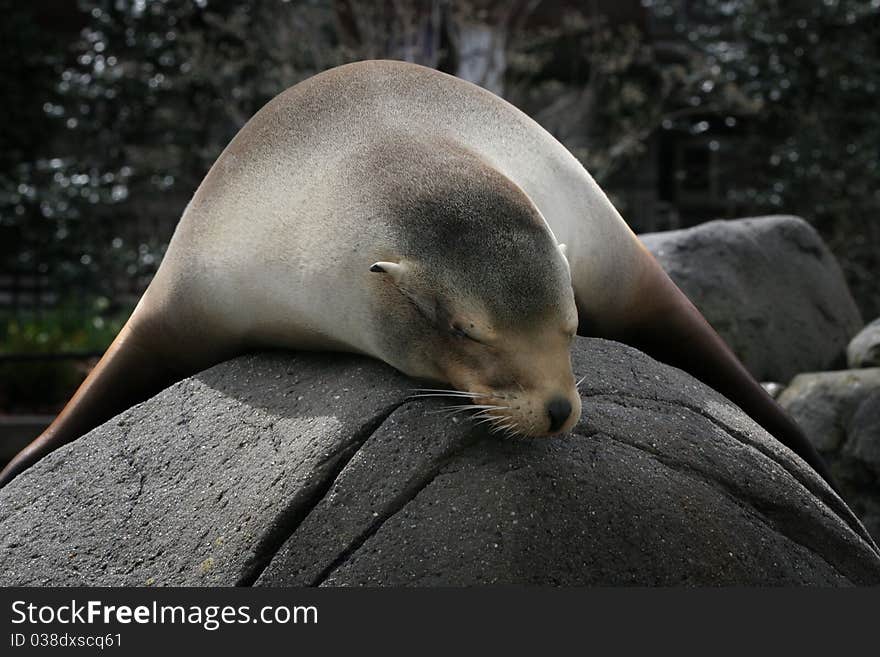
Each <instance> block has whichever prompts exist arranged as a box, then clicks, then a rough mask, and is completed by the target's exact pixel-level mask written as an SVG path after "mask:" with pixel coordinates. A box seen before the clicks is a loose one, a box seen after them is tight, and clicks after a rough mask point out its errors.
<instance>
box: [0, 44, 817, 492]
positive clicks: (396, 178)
mask: <svg viewBox="0 0 880 657" xmlns="http://www.w3.org/2000/svg"><path fill="white" fill-rule="evenodd" d="M565 245H567V246H565ZM576 332H577V333H580V334H585V335H594V336H602V337H608V338H612V339H617V340H622V341H625V342H628V343H630V344H632V345H634V346H636V347H638V348H640V349H642V350H644V351H646V352H648V353H649V354H651V355H653V356H655V357H657V358H658V359H660V360H663V361H665V362H667V363H669V364H672V365H676V366H679V367H682V368H683V369H685V370H687V371H689V372H690V373H692V374H694V375H695V376H697V377H698V378H700V379H701V380H703V381H704V382H705V383H707V384H709V385H710V386H712V387H714V388H715V389H716V390H718V391H719V392H721V393H723V394H724V395H726V396H727V397H729V398H730V399H731V400H732V401H734V402H735V403H737V404H739V405H740V407H741V408H742V409H743V410H744V411H746V412H747V413H748V414H750V415H751V416H752V417H753V418H754V419H755V420H756V421H757V422H759V423H760V424H762V425H763V426H764V427H765V428H766V429H767V430H768V431H770V433H771V434H773V435H774V436H776V437H777V438H778V439H779V440H780V441H782V442H783V443H785V444H786V445H788V446H789V447H790V448H792V449H793V450H794V451H795V452H797V453H798V454H799V455H800V456H801V457H803V458H804V459H805V460H806V461H807V462H809V463H810V464H811V465H812V466H813V468H815V469H816V470H817V471H818V472H819V473H820V474H822V476H823V477H825V479H826V480H828V481H829V482H830V481H831V479H830V477H829V476H828V473H827V471H826V470H825V467H824V464H823V463H822V461H821V459H820V458H819V456H818V454H817V453H816V451H815V450H814V449H813V448H812V446H811V445H810V443H809V442H808V441H807V439H806V438H805V437H804V435H803V434H802V433H801V432H800V430H799V429H798V428H797V425H796V424H794V422H793V421H791V420H790V419H789V418H788V417H787V416H786V415H785V413H784V412H783V411H782V410H781V409H780V408H779V407H778V406H777V405H776V403H775V402H774V401H773V400H772V399H771V398H770V397H769V396H768V395H767V394H766V393H765V392H764V390H763V389H762V388H761V386H760V385H759V384H758V383H756V382H755V381H754V380H753V379H752V377H751V376H750V375H749V374H748V372H747V371H746V370H745V368H744V367H743V366H742V365H741V364H740V363H739V361H738V360H737V359H736V357H735V356H734V355H733V353H732V352H731V351H730V349H728V347H727V346H726V345H725V344H724V342H723V341H722V340H721V339H720V338H719V337H718V335H717V334H716V333H715V332H714V331H713V330H712V329H711V328H710V326H709V325H708V324H707V322H706V321H705V320H704V319H703V317H702V316H701V315H700V313H699V312H698V311H697V310H696V309H695V308H694V306H693V305H692V304H691V303H690V302H689V301H688V300H687V298H686V297H685V296H684V294H683V293H682V292H681V291H680V290H679V289H678V288H677V287H676V286H675V285H674V284H673V283H672V281H671V280H670V279H669V277H668V276H667V275H666V274H665V273H664V272H663V270H662V269H661V268H660V266H659V265H658V264H657V262H656V261H655V260H654V258H653V257H652V256H651V255H650V254H649V253H648V252H647V251H646V250H645V249H644V248H643V246H642V245H641V243H640V242H639V240H638V239H637V238H636V236H635V235H634V234H633V232H632V231H631V230H630V229H629V227H628V226H627V225H626V223H625V222H624V220H623V219H622V218H621V216H620V215H619V214H618V212H617V211H616V210H615V208H614V206H613V205H612V204H611V202H610V201H609V200H608V198H607V197H606V196H605V194H604V193H603V192H602V190H601V189H600V188H599V186H598V185H597V184H596V182H595V181H594V180H593V178H592V177H591V176H590V175H589V173H587V171H586V170H585V169H584V168H583V166H581V164H580V163H579V162H578V160H577V159H575V158H574V157H573V156H572V155H571V154H570V153H569V152H568V151H567V150H566V149H565V147H563V146H562V145H561V144H560V143H559V142H558V141H556V140H555V139H554V138H553V137H552V136H551V135H550V134H549V133H547V132H546V131H545V130H544V129H543V128H541V127H540V126H539V125H538V124H537V123H535V122H534V121H533V120H532V119H530V118H529V117H528V116H526V115H525V114H523V113H522V112H520V111H519V110H518V109H516V108H515V107H513V106H512V105H510V104H509V103H507V102H505V101H504V100H502V99H501V98H498V97H497V96H494V95H493V94H491V93H489V92H488V91H485V90H483V89H481V88H479V87H477V86H475V85H473V84H470V83H468V82H464V81H462V80H459V79H457V78H455V77H452V76H449V75H446V74H443V73H440V72H437V71H435V70H432V69H428V68H424V67H421V66H416V65H412V64H405V63H402V62H394V61H372V62H360V63H355V64H349V65H346V66H341V67H339V68H335V69H332V70H329V71H326V72H324V73H322V74H320V75H317V76H315V77H313V78H310V79H308V80H306V81H304V82H301V83H300V84H298V85H296V86H294V87H292V88H291V89H289V90H287V91H285V92H284V93H282V94H281V95H279V96H278V97H276V98H275V99H274V100H272V101H271V102H269V103H268V104H267V105H266V106H265V107H264V108H263V109H261V110H260V111H259V112H258V113H257V114H256V115H255V116H254V117H253V118H252V119H251V120H250V121H249V122H248V123H247V124H246V125H245V126H244V127H243V128H242V129H241V131H240V132H239V133H238V134H237V135H236V136H235V138H234V139H233V140H232V142H231V143H230V144H229V145H228V146H227V148H226V149H225V150H224V151H223V153H222V154H221V156H220V157H219V159H218V160H217V162H216V163H215V164H214V165H213V166H212V167H211V169H210V171H209V172H208V174H207V176H206V177H205V179H204V180H203V181H202V183H201V185H200V186H199V188H198V189H197V190H196V192H195V195H194V197H193V199H192V201H191V202H190V203H189V205H188V206H187V208H186V210H185V212H184V214H183V216H182V218H181V220H180V222H179V224H178V226H177V229H176V230H175V233H174V235H173V237H172V239H171V242H170V244H169V247H168V250H167V253H166V255H165V258H164V259H163V262H162V264H161V266H160V267H159V269H158V271H157V273H156V276H155V277H154V279H153V281H152V282H151V284H150V286H149V287H148V289H147V290H146V292H145V293H144V295H143V297H142V298H141V300H140V302H139V303H138V305H137V307H136V308H135V310H134V312H133V314H132V316H131V318H130V319H129V320H128V322H127V323H126V325H125V327H124V328H123V329H122V331H121V332H120V334H119V336H118V337H117V338H116V340H115V341H114V342H113V344H112V345H111V346H110V347H109V349H108V350H107V353H106V354H105V355H104V357H103V358H102V359H101V360H100V362H99V363H98V365H97V366H96V367H95V368H94V370H93V371H92V372H91V373H90V375H89V376H88V378H87V379H86V380H85V382H84V383H83V384H82V386H81V387H80V388H79V390H78V391H77V392H76V394H75V395H74V397H73V398H72V399H71V401H70V402H69V403H68V404H67V406H65V408H64V409H63V410H62V412H61V414H60V415H59V416H58V418H57V419H56V420H55V421H54V422H53V423H52V424H51V425H50V426H49V427H48V428H47V429H46V431H45V432H44V433H43V434H42V435H41V436H40V437H39V438H37V439H36V440H35V441H34V442H33V443H32V444H31V445H29V446H28V447H27V448H25V449H24V450H23V451H22V452H21V453H20V454H18V455H17V456H16V457H15V459H13V461H12V462H11V463H10V464H9V465H8V466H7V467H6V468H5V469H4V470H3V472H2V473H0V485H3V484H5V483H6V482H8V481H9V480H10V479H11V478H12V477H13V476H15V474H16V473H18V472H20V471H21V470H23V469H24V468H26V467H28V466H29V465H30V464H31V463H33V462H34V461H36V460H37V459H39V458H40V457H42V456H43V455H45V454H46V453H48V452H50V451H51V450H53V449H55V448H57V447H58V446H60V445H62V444H64V443H66V442H69V441H70V440H73V439H75V438H77V437H79V436H81V435H82V434H84V433H85V432H87V431H89V430H90V429H92V428H93V427H95V426H97V425H98V424H100V423H101V422H104V421H106V420H107V419H109V418H110V417H112V416H113V415H115V414H116V413H118V412H120V411H122V410H124V409H125V408H127V407H128V406H130V405H132V404H134V403H135V402H137V401H140V400H142V399H144V398H146V397H148V396H150V395H152V394H154V393H156V392H158V391H159V390H160V389H162V388H163V387H165V386H167V385H169V384H171V383H172V382H174V381H177V380H179V379H182V378H184V377H185V376H187V375H190V374H193V373H195V372H197V371H199V370H201V369H204V368H205V367H208V366H210V365H212V364H215V363H217V362H220V361H223V360H225V359H228V358H230V357H231V356H234V355H236V354H239V353H241V352H243V351H246V350H250V349H256V348H261V347H267V346H269V347H283V348H290V349H308V350H342V351H349V352H355V353H361V354H367V355H369V356H372V357H375V358H378V359H381V360H383V361H385V362H386V363H388V364H390V365H391V366H393V367H395V368H397V369H398V370H400V371H402V372H404V373H406V374H408V375H411V376H413V377H416V378H420V379H427V380H434V381H438V382H441V383H443V384H444V385H447V386H451V387H452V388H453V389H455V390H458V391H459V392H458V393H456V394H457V395H459V396H461V397H463V398H464V399H465V400H467V401H470V402H473V403H474V404H475V405H476V407H477V408H478V409H479V410H480V411H481V416H482V417H483V418H486V419H488V421H490V422H491V423H495V424H496V425H497V426H498V427H499V428H502V429H504V430H507V431H512V432H516V433H518V434H521V435H526V436H545V435H551V434H555V433H559V432H562V431H566V430H567V429H569V428H570V427H572V426H573V425H574V423H575V422H577V420H578V418H579V416H580V411H581V400H580V396H579V395H578V393H577V389H576V385H575V379H574V375H573V373H572V370H571V361H570V353H569V347H570V342H571V340H572V338H573V336H574V335H575V333H576Z"/></svg>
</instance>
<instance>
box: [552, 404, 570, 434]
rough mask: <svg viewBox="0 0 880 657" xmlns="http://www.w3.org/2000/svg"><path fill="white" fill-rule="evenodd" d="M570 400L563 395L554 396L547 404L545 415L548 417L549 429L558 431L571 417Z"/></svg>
mask: <svg viewBox="0 0 880 657" xmlns="http://www.w3.org/2000/svg"><path fill="white" fill-rule="evenodd" d="M571 411H572V407H571V402H570V401H568V400H567V399H566V398H565V397H554V398H553V399H551V400H550V402H549V403H548V404H547V415H548V417H549V418H550V431H551V432H556V431H559V430H560V429H561V428H562V426H563V425H564V424H565V423H566V421H567V420H568V418H569V417H571Z"/></svg>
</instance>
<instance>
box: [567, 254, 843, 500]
mask: <svg viewBox="0 0 880 657" xmlns="http://www.w3.org/2000/svg"><path fill="white" fill-rule="evenodd" d="M644 257H645V258H646V260H645V261H644V262H643V263H640V264H642V265H643V267H641V274H640V277H639V283H638V286H637V292H636V294H635V295H634V296H633V298H632V300H631V301H630V302H629V303H628V304H626V306H625V307H623V308H622V309H621V310H620V311H618V312H617V313H615V314H616V315H617V321H608V320H609V318H607V317H606V318H604V319H605V321H604V322H601V323H598V324H597V323H591V322H589V320H587V322H585V323H582V326H585V324H587V325H589V330H590V332H591V334H592V335H596V334H597V333H598V334H599V335H600V337H607V338H611V339H615V340H619V341H622V342H625V343H627V344H630V345H632V346H634V347H636V348H637V349H640V350H641V351H644V352H645V353H646V354H648V355H650V356H652V357H653V358H656V359H657V360H660V361H662V362H664V363H667V364H669V365H673V366H675V367H678V368H680V369H682V370H684V371H686V372H688V373H689V374H691V375H693V376H695V377H696V378H698V379H699V380H700V381H702V382H703V383H705V384H707V385H709V386H710V387H712V388H713V389H714V390H716V391H718V392H720V393H721V394H722V395H724V396H725V397H727V398H728V399H730V400H731V401H732V402H734V403H735V404H737V405H738V406H739V407H740V408H741V409H742V410H743V411H745V412H746V413H747V414H748V415H749V416H750V417H751V418H752V419H753V420H755V421H756V422H757V423H758V424H760V425H761V426H762V427H764V429H766V430H767V431H768V432H769V433H770V434H771V435H772V436H774V437H775V438H776V439H777V440H778V441H779V442H781V443H782V444H783V445H785V446H787V447H788V448H789V449H791V450H792V451H794V452H795V453H796V454H797V455H798V456H800V457H801V458H802V459H803V460H804V461H806V462H807V463H808V464H809V465H810V466H811V467H812V468H813V469H814V470H815V471H816V472H817V473H818V474H819V475H821V476H822V478H823V479H825V481H826V482H828V484H829V485H830V486H831V487H832V488H834V490H835V491H836V492H838V493H839V492H840V491H839V489H838V487H837V485H836V483H835V482H834V479H833V478H832V476H831V473H830V472H829V470H828V467H827V465H826V464H825V462H824V460H823V459H822V457H821V456H820V455H819V453H818V452H817V451H816V449H815V447H813V445H812V443H810V441H809V439H808V438H807V437H806V435H804V432H803V431H802V430H801V429H800V427H799V426H798V425H797V423H795V421H794V420H792V419H791V417H789V415H788V414H787V413H786V412H785V411H784V410H783V409H782V408H781V407H780V406H779V405H778V404H777V403H776V402H775V401H774V400H773V398H772V397H770V395H769V394H767V392H766V391H765V390H764V388H763V387H761V385H760V384H759V383H758V382H757V381H756V380H755V379H754V378H753V377H752V375H751V374H749V372H748V370H746V368H745V366H744V365H743V364H742V363H741V362H740V361H739V359H738V358H737V357H736V355H735V354H734V353H733V351H732V350H731V349H730V347H728V346H727V344H726V343H725V342H724V340H722V339H721V337H720V336H719V335H718V333H716V332H715V330H714V329H713V328H712V327H711V326H710V325H709V323H708V322H707V321H706V319H705V318H704V317H703V315H702V314H701V313H700V311H699V310H697V308H696V307H695V306H694V304H693V303H691V301H690V300H689V299H688V298H687V296H685V294H684V293H683V292H682V291H681V290H680V289H679V288H678V286H676V285H675V283H673V281H672V280H671V279H670V278H669V276H668V275H667V274H666V272H665V271H663V269H662V268H661V267H660V265H659V264H658V263H657V261H656V260H654V258H653V257H652V256H650V255H649V254H648V253H647V252H644ZM597 329H598V330H597Z"/></svg>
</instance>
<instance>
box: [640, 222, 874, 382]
mask: <svg viewBox="0 0 880 657" xmlns="http://www.w3.org/2000/svg"><path fill="white" fill-rule="evenodd" d="M639 237H640V238H641V240H642V242H644V244H645V246H646V247H647V248H648V250H649V251H651V253H653V254H654V256H655V257H656V258H657V259H658V260H659V261H660V264H661V265H662V266H663V268H664V269H665V270H666V272H667V273H668V274H669V275H670V277H671V278H672V280H674V281H675V283H676V284H677V285H678V286H679V287H680V288H681V289H682V290H683V291H684V292H685V294H687V296H688V297H689V298H690V299H691V301H693V303H694V305H695V306H697V308H699V309H700V311H701V312H702V313H703V315H705V317H706V319H708V320H709V323H711V324H712V326H713V327H714V328H715V330H716V331H718V333H719V334H720V335H721V337H723V338H724V340H725V341H726V342H727V343H728V344H729V345H730V346H731V347H732V348H733V350H734V352H736V354H737V356H739V358H740V360H742V361H743V363H744V364H745V365H746V367H747V368H748V369H749V371H750V372H751V373H752V375H753V376H754V377H755V378H756V379H758V380H759V381H780V382H783V383H785V382H787V381H789V380H791V378H792V377H793V376H794V375H795V374H798V373H800V372H813V371H820V370H826V369H832V368H833V367H836V366H838V365H842V364H843V360H844V351H845V349H846V346H847V344H848V342H849V340H850V339H851V338H852V337H853V336H854V335H855V334H856V333H857V332H858V331H859V329H860V328H861V327H862V319H861V315H860V313H859V310H858V308H857V307H856V304H855V302H854V301H853V298H852V295H851V294H850V292H849V289H848V288H847V285H846V282H845V280H844V278H843V274H842V272H841V269H840V266H839V265H838V264H837V261H836V260H835V259H834V256H833V255H832V254H831V252H830V251H829V250H828V248H827V247H826V246H825V244H824V242H823V241H822V239H821V238H820V237H819V235H818V234H817V233H816V231H815V230H813V228H812V227H811V226H810V225H809V224H808V223H807V222H805V221H804V220H803V219H800V218H798V217H790V216H769V217H756V218H752V219H738V220H735V221H710V222H708V223H705V224H701V225H699V226H696V227H694V228H688V229H686V230H675V231H666V232H661V233H647V234H644V235H640V236H639Z"/></svg>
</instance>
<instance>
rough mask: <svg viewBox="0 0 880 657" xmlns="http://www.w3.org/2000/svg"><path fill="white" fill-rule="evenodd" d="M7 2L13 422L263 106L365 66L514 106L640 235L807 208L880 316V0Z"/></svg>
mask: <svg viewBox="0 0 880 657" xmlns="http://www.w3.org/2000/svg"><path fill="white" fill-rule="evenodd" d="M0 8H2V15H3V21H2V22H0V67H2V72H0V92H2V98H3V101H4V102H3V116H2V118H3V120H2V121H0V143H2V149H0V417H3V416H5V417H7V419H8V418H11V417H13V416H14V417H15V418H21V417H23V416H24V417H34V418H37V419H35V420H33V422H32V423H31V424H34V422H36V424H39V423H40V422H43V419H45V417H47V416H49V415H51V414H53V413H55V412H56V411H57V410H58V409H59V408H60V406H61V405H63V403H64V402H65V401H66V400H67V398H68V397H69V396H70V394H71V393H72V391H73V389H74V388H75V387H76V385H78V383H79V381H80V380H81V379H82V378H83V376H84V375H85V373H86V372H87V371H88V368H89V367H90V365H91V364H92V363H93V362H94V359H95V358H96V356H97V355H98V354H100V352H101V351H102V350H103V349H104V348H105V347H106V346H107V344H109V342H110V340H111V339H112V338H113V336H114V335H115V333H116V331H117V330H118V329H119V327H120V326H121V324H122V323H123V322H124V320H125V318H126V317H127V315H128V313H129V312H130V311H131V309H132V308H133V307H134V304H135V302H136V301H137V299H138V296H139V294H140V293H141V292H142V291H143V289H144V288H145V287H146V285H147V284H148V282H149V281H150V278H151V276H152V274H153V273H154V271H155V269H156V267H157V265H158V263H159V262H160V261H161V259H162V255H163V251H164V249H165V246H166V244H167V242H168V240H169V239H170V237H171V234H172V231H173V230H174V226H175V224H176V222H177V220H178V218H179V216H180V214H181V212H182V210H183V208H184V206H185V205H186V203H187V201H188V200H189V198H190V196H191V195H192V193H193V192H194V190H195V188H196V187H197V185H198V183H199V182H200V180H201V178H202V177H203V176H204V174H205V173H206V172H207V170H208V168H209V167H210V165H211V163H212V162H213V161H214V159H215V158H216V157H217V156H218V154H219V153H220V151H221V150H222V148H223V147H224V146H225V145H226V143H227V142H228V141H229V140H230V139H231V138H232V136H233V135H234V134H235V133H236V132H237V131H238V129H239V128H240V127H241V126H242V125H243V124H244V123H245V121H247V119H248V118H249V117H250V116H251V115H252V114H253V113H254V112H255V111H256V110H257V109H259V108H260V106H262V105H263V104H264V103H265V102H267V101H268V100H269V99H270V98H272V97H273V96H275V95H276V94H278V93H279V92H280V91H282V90H283V89H285V88H287V87H289V86H291V85H293V84H295V83H296V82H298V81H300V80H302V79H303V78H306V77H308V76H311V75H313V74H315V73H317V72H319V71H322V70H325V69H327V68H330V67H332V66H336V65H339V64H342V63H345V62H349V61H353V60H359V59H366V58H379V57H381V58H393V59H402V60H407V61H411V62H417V63H420V64H424V65H426V66H432V67H435V68H438V69H440V70H442V71H446V72H448V73H452V74H454V75H457V76H459V77H462V78H465V79H467V80H470V81H473V82H475V83H477V84H480V85H482V86H484V87H486V88H487V89H490V90H491V91H493V92H495V93H497V94H499V95H501V96H503V97H504V98H506V99H507V100H509V101H510V102H512V103H513V104H515V105H517V106H518V107H520V108H521V109H522V110H524V111H525V112H527V113H528V114H530V115H531V116H533V117H534V118H535V119H536V120H537V121H538V122H540V123H541V124H542V125H543V126H545V127H546V128H547V129H548V130H549V131H550V132H552V133H553V134H554V135H555V136H556V137H557V138H558V139H560V140H561V141H562V142H563V143H564V144H565V145H566V146H567V147H568V148H569V149H570V150H571V151H572V152H573V153H574V154H575V155H576V156H577V157H578V158H579V159H580V160H581V161H582V162H583V163H584V165H585V166H586V167H587V169H588V170H589V171H590V172H591V173H592V174H593V175H594V176H595V177H596V179H597V180H598V181H599V183H600V184H601V185H602V186H603V187H604V188H605V189H606V190H607V191H608V193H609V195H610V196H611V197H612V200H613V201H614V202H615V204H616V205H617V207H618V208H619V209H620V211H621V213H622V214H623V216H624V217H625V218H626V219H627V220H628V221H629V222H630V224H631V225H632V227H633V228H634V229H635V230H636V231H637V232H645V231H653V230H663V229H671V228H678V227H687V226H690V225H694V224H696V223H700V222H703V221H706V220H709V219H713V218H717V217H722V218H724V217H726V218H732V217H742V216H748V215H758V214H768V213H790V214H798V215H801V216H803V217H804V218H805V219H807V220H808V221H809V222H811V223H812V224H813V225H814V226H815V227H816V229H817V230H818V231H819V232H820V233H821V234H822V236H823V237H824V238H825V240H826V241H827V242H828V244H829V246H830V247H831V249H832V250H833V252H834V253H835V255H836V256H837V258H838V259H839V261H840V263H841V265H842V266H843V268H844V271H845V275H846V277H847V280H848V282H849V284H850V286H851V289H852V292H853V294H854V296H855V298H856V299H857V302H858V304H859V306H860V308H861V311H862V314H863V316H864V317H865V318H869V319H870V318H873V317H876V316H878V315H880V286H878V285H877V284H876V280H875V272H877V270H878V264H880V262H878V261H880V224H878V217H880V212H878V210H880V163H878V160H880V112H878V86H880V0H808V1H807V0H804V1H800V0H788V1H786V2H782V1H781V0H610V1H605V0H593V1H588V2H573V1H572V2H568V1H563V0H515V1H513V2H495V1H492V0H473V1H462V2H452V1H446V0H423V1H421V2H413V1H405V0H396V1H395V0H385V1H379V2H361V1H359V0H254V1H252V2H243V1H241V2H236V1H232V0H225V1H221V0H79V1H78V2H74V1H73V0H69V1H63V2H62V1H60V0H29V1H27V2H23V1H21V0H0ZM41 418H42V419H41ZM16 421H18V420H16ZM25 424H26V423H25ZM26 430H27V431H28V432H31V433H33V434H34V435H35V433H36V432H34V431H33V427H32V426H31V427H30V428H27V429H26Z"/></svg>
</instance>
